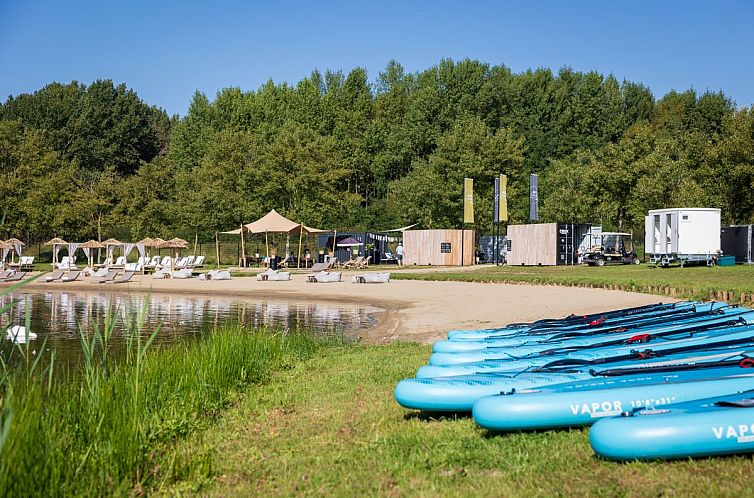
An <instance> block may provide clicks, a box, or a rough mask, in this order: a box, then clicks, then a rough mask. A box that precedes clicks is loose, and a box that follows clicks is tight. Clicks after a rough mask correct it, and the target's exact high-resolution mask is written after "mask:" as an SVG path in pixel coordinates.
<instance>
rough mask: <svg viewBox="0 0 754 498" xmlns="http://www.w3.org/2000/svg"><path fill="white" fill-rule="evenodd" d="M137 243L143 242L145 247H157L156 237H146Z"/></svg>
mask: <svg viewBox="0 0 754 498" xmlns="http://www.w3.org/2000/svg"><path fill="white" fill-rule="evenodd" d="M137 244H142V245H143V246H144V247H155V239H152V238H150V237H145V238H143V239H141V240H140V241H139V242H137Z"/></svg>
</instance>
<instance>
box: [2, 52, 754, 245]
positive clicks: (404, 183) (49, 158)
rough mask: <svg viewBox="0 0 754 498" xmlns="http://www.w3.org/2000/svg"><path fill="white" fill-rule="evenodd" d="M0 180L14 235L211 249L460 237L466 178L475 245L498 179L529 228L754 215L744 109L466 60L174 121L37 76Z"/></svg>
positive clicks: (108, 89)
mask: <svg viewBox="0 0 754 498" xmlns="http://www.w3.org/2000/svg"><path fill="white" fill-rule="evenodd" d="M0 170H1V171H2V175H1V177H0V179H1V181H0V191H1V192H2V193H1V195H0V236H2V237H10V236H15V237H20V238H22V239H25V240H27V241H39V240H42V239H46V238H49V237H52V236H61V237H64V238H66V239H68V238H70V239H71V240H83V239H89V238H94V239H97V238H107V237H111V236H114V237H118V238H123V239H130V240H135V239H139V238H142V237H143V236H153V237H154V236H163V237H164V236H170V237H172V236H175V235H180V236H183V237H185V238H189V237H190V238H193V237H194V234H198V236H199V238H200V239H203V240H209V239H212V238H213V237H214V233H215V231H217V230H229V229H233V228H235V227H238V226H239V225H240V223H242V222H249V221H252V220H254V219H256V218H257V217H259V216H260V215H262V214H264V213H266V212H267V211H268V210H269V209H271V208H275V209H277V210H278V211H280V212H281V213H283V214H284V215H286V216H288V217H290V218H292V219H295V220H301V221H303V222H305V223H306V224H308V225H310V226H317V227H323V228H337V229H338V230H344V229H370V230H379V229H388V228H395V227H396V226H402V225H406V224H410V223H416V222H418V223H420V224H421V225H422V226H423V227H435V228H443V227H458V226H459V221H460V216H461V200H462V192H461V187H462V179H463V178H464V177H471V178H474V180H475V187H476V199H475V201H476V202H475V209H476V219H477V224H476V228H477V229H478V230H480V231H482V232H487V231H489V229H490V226H491V217H492V215H491V207H492V189H493V178H494V177H495V176H496V175H497V174H498V173H506V174H507V175H508V178H509V192H508V199H509V204H510V214H511V222H515V223H519V222H525V221H526V217H527V203H528V199H527V195H528V191H527V189H528V174H529V173H531V172H536V173H539V174H540V198H541V209H540V215H541V219H542V220H543V221H578V222H594V223H602V224H603V225H605V227H607V228H620V229H624V230H634V231H636V232H637V233H641V232H642V230H643V228H642V227H643V216H644V214H645V212H646V211H647V210H648V209H653V208H661V207H670V206H695V207H720V208H722V213H723V221H724V222H726V223H752V222H754V114H753V113H752V109H751V108H747V107H739V108H737V107H736V105H735V103H734V102H732V101H731V100H730V99H729V98H727V97H726V96H725V95H724V94H723V93H719V92H718V93H713V92H707V93H703V94H698V93H697V92H695V91H694V90H687V91H683V92H675V91H673V92H670V93H668V94H666V95H664V96H663V97H662V98H659V99H657V98H656V97H655V96H654V95H653V94H652V92H651V90H650V89H649V88H647V87H646V86H644V85H642V84H640V83H634V82H630V81H623V82H620V81H617V80H616V78H614V77H613V76H604V75H601V74H599V73H596V72H589V73H581V72H577V71H573V70H571V69H569V68H564V69H561V70H560V71H559V72H558V73H557V74H554V73H553V72H552V71H550V70H548V69H538V70H536V71H535V70H530V71H526V72H523V73H513V72H511V70H510V69H508V68H507V67H505V66H491V65H488V64H485V63H482V62H479V61H475V60H463V61H451V60H443V61H441V62H440V63H439V64H438V65H437V66H434V67H432V68H429V69H427V70H425V71H421V72H418V73H407V72H406V71H404V69H403V68H402V67H401V65H400V64H398V63H397V62H391V63H390V64H389V65H388V66H387V67H386V68H385V69H384V70H383V71H382V72H380V73H379V74H378V75H377V76H376V78H375V79H373V80H370V78H369V76H368V75H367V73H366V71H365V70H364V69H361V68H357V69H354V70H352V71H351V72H350V73H348V74H343V73H342V72H330V71H328V72H325V73H324V74H323V73H320V72H318V71H314V72H313V73H312V74H311V75H309V76H308V77H306V78H304V79H302V80H301V81H299V82H298V83H297V84H295V85H291V84H288V83H279V84H278V83H274V82H272V81H269V82H268V83H267V84H265V85H264V86H262V87H261V88H259V89H258V90H256V91H250V92H244V91H242V90H240V89H239V88H226V89H223V90H221V91H220V92H218V94H217V95H216V96H215V97H214V99H212V100H211V99H210V98H208V97H207V96H206V95H204V94H202V93H198V92H197V93H196V94H195V95H194V97H193V100H192V102H191V104H190V106H189V108H188V110H187V111H186V113H185V116H184V117H182V118H178V117H171V116H168V115H167V114H166V113H165V112H164V111H163V110H161V109H160V108H159V107H155V106H151V105H149V104H148V103H146V102H144V101H142V100H141V99H140V98H139V97H138V96H137V95H136V93H135V92H133V91H132V90H130V89H128V88H127V87H126V86H125V85H123V84H121V85H115V84H114V83H113V82H112V81H110V80H100V81H95V82H93V83H92V84H90V85H84V84H81V83H78V82H72V83H69V84H63V83H51V84H49V85H47V86H45V87H44V88H42V89H40V90H38V91H36V92H34V93H32V94H22V95H18V96H12V97H9V98H8V99H7V101H6V102H5V103H3V104H0Z"/></svg>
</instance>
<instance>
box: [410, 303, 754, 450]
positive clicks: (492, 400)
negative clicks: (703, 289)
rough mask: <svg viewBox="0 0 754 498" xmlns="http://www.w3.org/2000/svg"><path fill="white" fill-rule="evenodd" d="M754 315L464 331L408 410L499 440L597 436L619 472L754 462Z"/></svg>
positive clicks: (660, 315)
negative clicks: (743, 456) (581, 429)
mask: <svg viewBox="0 0 754 498" xmlns="http://www.w3.org/2000/svg"><path fill="white" fill-rule="evenodd" d="M752 367H754V311H751V310H750V309H748V308H745V307H742V306H733V305H728V304H726V303H719V302H712V303H700V302H692V301H687V302H680V303H670V304H663V303H658V304H654V305H649V306H641V307H636V308H628V309H621V310H614V311H609V312H604V313H599V314H594V315H580V316H568V317H565V318H561V319H547V320H540V321H537V322H533V323H519V324H510V325H507V326H505V327H499V328H491V329H483V330H454V331H450V332H449V333H448V339H447V340H442V341H437V342H436V343H435V344H434V346H433V354H432V356H431V357H430V360H429V364H428V365H426V366H423V367H421V368H420V369H419V370H418V371H417V374H416V377H415V378H412V379H406V380H402V381H401V382H399V383H398V385H397V386H396V388H395V399H396V401H397V402H398V403H399V404H400V405H401V406H404V407H406V408H409V409H414V410H421V411H428V412H432V411H434V412H471V413H472V414H473V416H474V420H475V421H476V422H477V424H479V425H480V426H481V427H484V428H486V429H489V430H492V431H519V430H538V429H550V428H558V427H574V426H585V425H591V424H594V426H593V427H592V428H591V430H590V434H589V440H590V443H591V445H592V448H593V449H594V451H595V452H596V453H597V454H599V455H601V456H603V457H606V458H609V459H615V460H633V459H655V458H685V457H690V456H691V457H693V456H708V455H720V454H730V453H744V452H752V451H754V368H752Z"/></svg>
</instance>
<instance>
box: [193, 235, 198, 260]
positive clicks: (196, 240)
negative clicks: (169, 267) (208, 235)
mask: <svg viewBox="0 0 754 498" xmlns="http://www.w3.org/2000/svg"><path fill="white" fill-rule="evenodd" d="M197 244H199V232H194V256H196V246H197Z"/></svg>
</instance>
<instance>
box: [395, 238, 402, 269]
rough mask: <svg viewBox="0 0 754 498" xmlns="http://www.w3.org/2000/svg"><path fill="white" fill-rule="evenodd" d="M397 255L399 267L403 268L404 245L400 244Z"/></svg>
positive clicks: (396, 250)
mask: <svg viewBox="0 0 754 498" xmlns="http://www.w3.org/2000/svg"><path fill="white" fill-rule="evenodd" d="M395 254H396V255H397V257H398V266H403V245H402V244H401V243H400V242H398V247H397V248H396V249H395Z"/></svg>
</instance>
